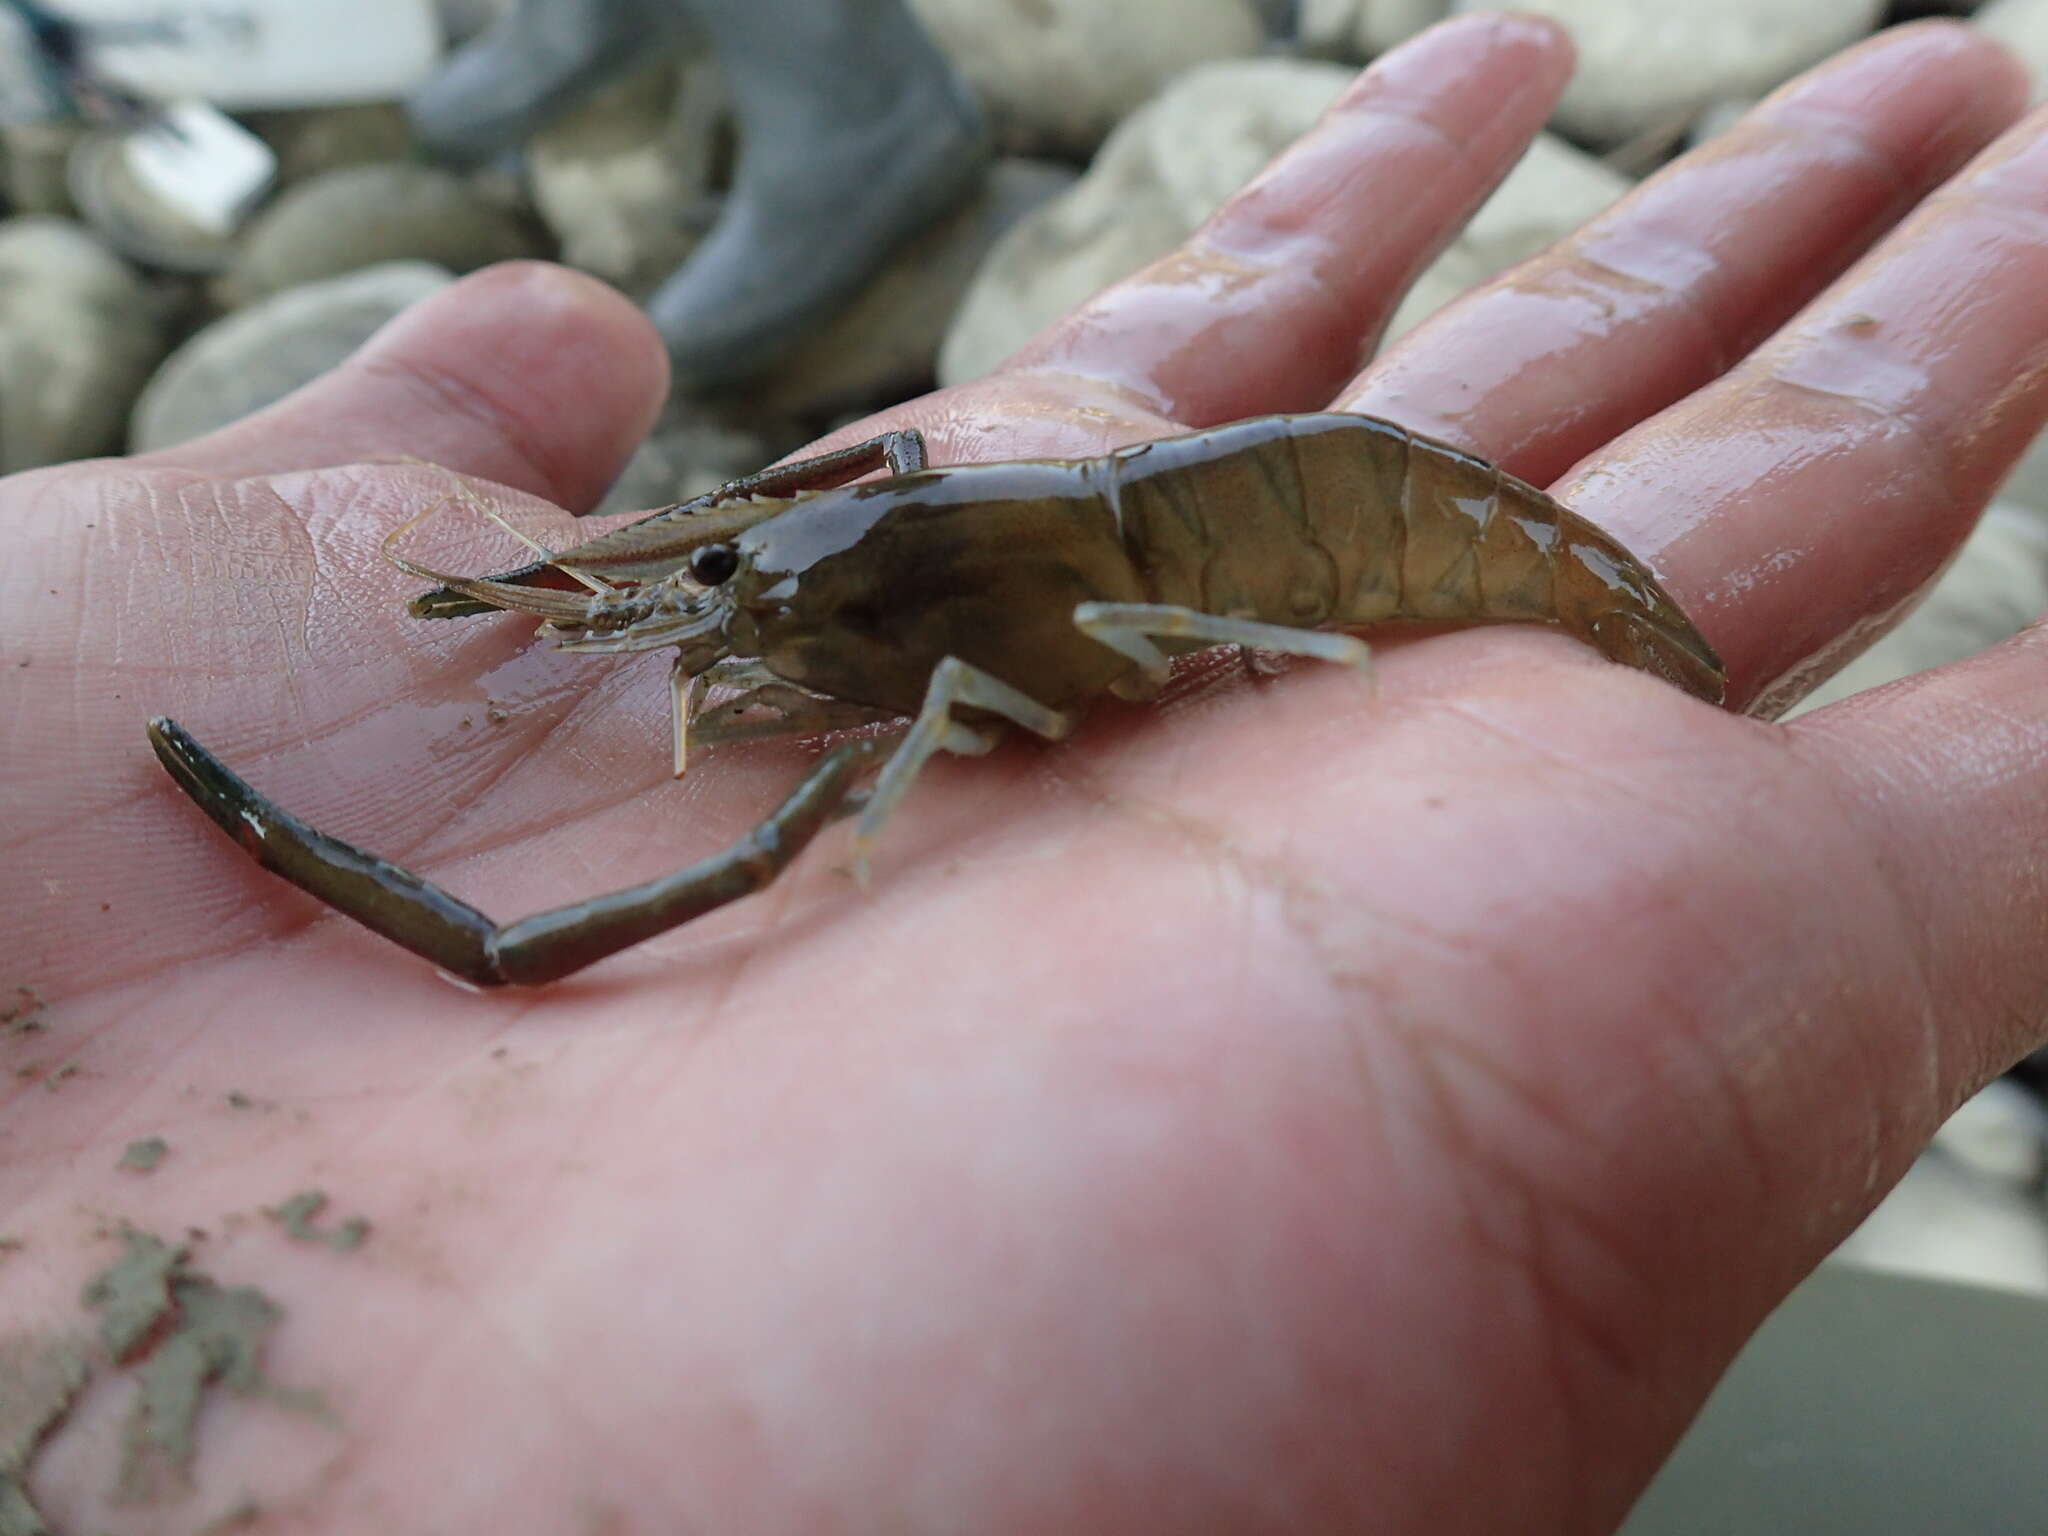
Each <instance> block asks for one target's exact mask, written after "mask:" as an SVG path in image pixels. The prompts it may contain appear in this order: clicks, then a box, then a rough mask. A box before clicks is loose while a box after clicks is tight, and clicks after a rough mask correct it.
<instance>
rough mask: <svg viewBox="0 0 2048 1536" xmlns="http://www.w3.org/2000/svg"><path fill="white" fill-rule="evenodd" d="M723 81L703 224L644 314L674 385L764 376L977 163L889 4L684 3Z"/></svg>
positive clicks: (932, 69) (938, 60)
mask: <svg viewBox="0 0 2048 1536" xmlns="http://www.w3.org/2000/svg"><path fill="white" fill-rule="evenodd" d="M689 6H690V9H691V11H692V13H693V14H694V15H695V16H696V17H697V19H698V21H699V23H700V24H701V25H702V27H703V28H704V31H705V32H706V34H707V35H708V36H709V37H710V39H711V42H712V47H713V49H714V51H715V52H716V53H717V55H718V59H719V63H720V64H721V66H722V67H723V68H724V70H725V72H726V78H727V80H728V81H729V82H730V84H731V88H732V96H733V100H734V102H735V103H736V111H737V113H738V117H739V130H740V132H739V142H740V161H739V168H738V172H737V174H736V176H735V179H734V185H733V189H732V193H731V195H730V196H729V197H728V199H727V200H726V206H725V210H724V212H723V213H722V215H721V216H720V218H719V221H718V224H717V226H716V227H715V228H714V229H713V230H712V231H711V234H710V236H709V237H708V238H707V239H706V240H705V242H704V244H703V245H702V246H700V247H699V248H698V250H697V252H696V254H695V255H694V256H693V257H692V258H691V259H690V261H689V262H688V263H687V264H686V265H685V266H684V267H683V268H682V270H681V271H679V272H677V273H676V275H675V276H673V277H671V278H670V279H669V280H668V282H666V283H665V284H663V285H662V287H661V289H660V290H659V291H658V292H657V293H656V294H655V295H654V297H653V298H652V299H651V300H650V301H649V302H648V314H649V316H650V317H651V318H652V319H653V321H654V323H655V326H656V327H657V328H658V329H659V330H660V331H661V334H662V335H663V336H664V337H666V338H667V340H668V344H669V351H670V355H671V356H672V357H673V359H674V361H675V366H676V378H677V383H678V385H679V387H681V388H685V389H705V388H709V387H711V386H713V385H716V384H721V383H725V382H729V381H731V380H735V379H740V378H744V377H746V376H748V375H751V374H755V373H759V372H761V371H763V370H765V369H767V368H769V367H772V366H773V365H774V363H775V362H776V361H777V360H778V359H779V358H780V357H781V356H782V355H784V354H786V353H787V352H788V351H789V350H790V349H791V348H792V347H793V346H794V345H795V344H796V343H798V342H800V341H802V340H803V339H804V337H805V336H807V335H808V334H809V333H810V332H811V331H813V330H814V329H816V327H817V326H818V325H819V324H820V323H821V322H822V321H824V320H825V319H827V318H829V316H830V315H831V314H832V312H833V310H834V309H835V308H836V307H837V306H838V305H839V304H841V303H843V302H844V301H845V300H846V299H847V298H849V297H850V296H851V295H852V294H853V293H855V292H856V291H857V290H858V289H859V288H860V286H861V284H862V283H864V282H865V281H866V280H867V279H868V278H869V277H870V276H871V275H872V274H873V273H874V271H875V269H876V268H877V267H879V266H880V265H881V263H882V262H883V260H884V259H885V258H886V257H887V256H888V255H889V253H890V252H891V251H892V250H894V249H895V248H896V247H897V246H898V245H900V244H901V243H902V242H903V241H904V240H905V239H907V238H908V237H909V236H911V235H913V234H915V233H916V232H917V231H918V230H919V229H921V228H923V227H924V226H925V225H926V224H928V223H929V222H930V221H931V220H932V219H933V218H934V217H935V216H937V215H938V214H940V213H942V212H944V211H945V210H946V209H947V208H949V207H951V206H953V205H954V204H955V203H957V202H958V201H959V199H960V198H961V197H962V195H963V194H964V193H965V192H966V191H967V189H968V188H969V187H970V186H972V185H973V184H974V182H975V181H977V180H978V179H979V177H980V175H981V172H982V169H983V166H984V165H985V163H986V161H987V158H988V144H987V140H986V138H985V136H984V133H983V130H982V123H981V114H980V111H979V109H978V108H977V107H976V105H975V103H974V100H973V98H972V97H971V96H970V95H969V94H968V92H967V89H966V87H965V86H964V85H963V84H962V83H961V82H960V80H959V79H958V77H957V76H955V75H954V73H953V71H952V68H951V66H950V65H948V64H947V62H946V60H945V59H944V57H943V56H942V55H941V54H940V53H939V51H938V49H937V48H935V47H934V46H933V45H932V43H931V40H930V39H929V38H927V37H926V36H925V34H924V32H923V30H922V29H921V28H920V27H919V26H918V24H917V22H916V21H915V20H914V19H913V18H912V17H911V15H910V13H909V12H908V11H907V10H906V9H905V8H904V5H903V3H902V0H689Z"/></svg>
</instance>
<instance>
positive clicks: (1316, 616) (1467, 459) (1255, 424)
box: [1101, 413, 1724, 702]
mask: <svg viewBox="0 0 2048 1536" xmlns="http://www.w3.org/2000/svg"><path fill="white" fill-rule="evenodd" d="M1101 481H1102V485H1103V489H1104V494H1105V495H1106V496H1107V497H1108V498H1110V499H1111V500H1112V501H1113V503H1114V505H1115V507H1116V510H1117V516H1118V521H1119V526H1120V528H1121V530H1122V534H1123V538H1124V541H1125V545H1126V548H1127V550H1128V551H1129V553H1130V556H1131V560H1132V563H1133V565H1134V566H1135V567H1136V569H1137V571H1138V574H1139V577H1140V579H1141V581H1142V582H1143V583H1144V585H1145V586H1146V589H1147V597H1148V600H1149V601H1151V602H1153V603H1158V604H1165V605H1170V606H1176V607H1184V608H1191V609H1197V610H1200V611H1202V612H1204V613H1214V614H1224V615H1231V616H1235V617H1241V618H1247V619H1256V620H1259V621H1261V622H1264V623H1269V624H1284V625H1295V626H1299V627H1301V628H1307V629H1313V628H1324V627H1337V628H1360V627H1364V626H1368V625H1373V624H1381V623H1387V622H1397V621H1412V622H1422V623H1462V624H1475V623H1516V622H1532V621H1533V622H1548V623H1554V624H1558V625H1560V626H1561V627H1563V628H1564V629H1566V630H1568V631H1569V632H1570V633H1572V634H1574V635H1577V636H1578V637H1579V638H1581V639H1583V640H1586V641H1588V642H1590V643H1591V644H1593V645H1594V646H1595V647H1597V648H1598V649H1599V650H1600V651H1601V652H1602V653H1604V654H1605V655H1607V656H1608V657H1610V658H1611V659H1613V660H1616V661H1621V662H1624V663H1626V664H1628V665H1630V666H1636V667H1642V668H1645V669H1646V670H1649V671H1653V672H1656V673H1658V674H1659V675H1661V676H1664V677H1666V678H1669V679H1670V680H1672V681H1674V682H1676V683H1678V684H1679V685H1680V686H1681V687H1683V688H1685V689H1686V690H1687V691H1689V692H1691V693H1694V694H1697V695H1698V696H1699V697H1701V698H1705V699H1708V700H1710V701H1713V702H1719V701H1720V698H1721V694H1722V689H1723V684H1724V679H1723V677H1722V675H1721V667H1720V662H1719V660H1718V659H1717V658H1716V657H1715V656H1714V653H1713V651H1712V649H1711V648H1710V647H1709V646H1708V645H1707V643H1706V641H1705V640H1704V639H1703V638H1702V637H1701V636H1700V634H1699V633H1698V631H1697V630H1696V629H1694V628H1693V626H1692V624H1691V623H1690V621H1689V620H1687V619H1686V617H1685V615H1684V613H1683V612H1682V611H1681V610H1680V609H1679V607H1678V605H1677V604H1676V603H1675V602H1674V601H1673V600H1672V599H1671V597H1670V595H1669V594H1668V593H1666V592H1665V591H1664V590H1663V588H1662V587H1660V586H1659V585H1658V584H1657V582H1656V579H1655V578H1654V577H1653V576H1652V575H1651V574H1650V572H1649V570H1648V569H1647V568H1646V567H1644V566H1643V565H1642V563H1641V562H1640V561H1637V560H1636V559H1634V558H1633V557H1632V556H1631V555H1630V554H1629V553H1628V552H1627V551H1626V550H1624V549H1623V548H1622V547H1621V546H1620V545H1619V544H1617V543H1616V542H1615V541H1614V540H1613V539H1612V538H1610V537H1608V536H1607V535H1606V534H1604V533H1602V532H1601V531H1600V530H1599V529H1597V528H1595V527H1593V526H1592V525H1591V524H1589V523H1587V522H1586V521H1585V520H1584V519H1583V518H1580V517H1577V516H1575V515H1574V514H1573V513H1572V512H1570V511H1569V510H1568V509H1566V508H1565V507H1563V506H1561V505H1560V504H1559V503H1558V502H1557V501H1555V500H1553V499H1552V498H1551V497H1550V496H1548V495H1546V494H1545V493H1544V492H1542V491H1541V490H1538V489H1537V488H1536V487H1535V486H1533V485H1530V484H1529V483H1528V482H1526V481H1523V480H1519V479H1517V478H1515V476H1513V475H1510V474H1508V473H1506V472H1505V471H1503V470H1501V469H1498V468H1496V467H1495V466H1494V465H1492V464H1489V463H1487V462H1486V461H1485V460H1484V459H1480V458H1477V457H1475V456H1473V455H1472V454H1468V453H1465V452H1463V451H1461V450H1459V449H1457V448H1453V447H1451V446H1450V445H1449V444H1446V443H1439V442H1436V441H1434V440H1432V439H1430V438H1426V437H1419V436H1417V435H1416V434H1414V433H1412V432H1409V431H1407V430H1406V429H1405V428H1402V427H1400V426H1398V425H1396V424H1395V423H1393V422H1390V421H1382V420H1379V419H1377V418H1374V417H1368V416H1351V415H1345V414H1340V413H1322V414H1316V415H1299V416H1269V417H1262V418H1259V419H1257V420H1253V421H1244V422H1236V423H1233V424H1231V425H1229V426H1225V427H1218V428H1216V429H1214V430H1212V431H1208V432H1198V433H1195V434H1192V435H1190V436H1188V437H1183V438H1174V439H1169V440H1166V441H1162V442H1155V443H1144V444H1139V445H1137V446H1135V447H1132V448H1127V449H1124V450H1121V451H1120V452H1118V453H1116V454H1114V455H1112V456H1111V457H1110V459H1109V460H1107V461H1105V464H1104V469H1103V472H1102V475H1101Z"/></svg>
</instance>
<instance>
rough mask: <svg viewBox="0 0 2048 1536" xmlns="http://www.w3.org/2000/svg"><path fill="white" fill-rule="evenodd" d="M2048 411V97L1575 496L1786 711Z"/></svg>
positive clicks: (1964, 525) (1598, 464) (1626, 445)
mask: <svg viewBox="0 0 2048 1536" xmlns="http://www.w3.org/2000/svg"><path fill="white" fill-rule="evenodd" d="M2044 416H2048V111H2041V112H2036V113H2034V114H2033V115H2032V116H2031V117H2029V118H2028V119H2027V120H2026V121H2025V122H2024V123H2023V124H2022V125H2021V126H2020V127H2018V128H2016V129H2014V130H2013V131H2012V132H2011V133H2010V134H2008V135H2006V136H2005V138H2003V139H2001V140H2000V141H1999V143H1998V144H1996V145H1994V146H1993V147H1992V148H1991V149H1990V150H1988V151H1987V152H1986V153H1985V154H1984V155H1983V156H1981V157H1980V158H1979V159H1978V160H1977V161H1976V162H1975V163H1973V164H1972V165H1971V166H1970V167H1969V168H1968V169H1967V170H1965V171H1964V172H1963V174H1962V175H1960V176H1959V177H1957V178H1956V179H1955V180H1954V181H1953V182H1951V183H1950V184H1949V185H1948V186H1947V187H1945V188H1944V189H1943V190H1942V191H1941V192H1940V193H1938V194H1937V195H1936V196H1935V197H1933V198H1931V199H1930V200H1929V201H1928V202H1927V203H1926V204H1925V205H1924V206H1923V207H1922V208H1921V209H1920V210H1919V211H1918V212H1916V213H1915V214H1914V215H1913V217H1912V218H1911V219H1909V220H1908V221H1907V222H1906V223H1905V224H1904V225H1902V226H1901V227H1900V229H1899V230H1898V231H1897V232H1896V233H1895V234H1894V235H1893V236H1892V237H1891V238H1890V239H1888V240H1886V241H1885V242H1884V243H1883V244H1882V245H1881V246H1879V247H1878V249H1877V250H1875V251H1873V252H1872V253H1871V254H1870V256H1868V257H1867V258H1865V260H1864V261H1862V262H1861V263H1859V264H1858V265H1857V267H1856V268H1855V269H1854V270H1853V271H1852V272H1851V273H1850V274H1849V275H1848V276H1847V277H1845V278H1844V279H1843V280H1842V281H1841V282H1839V283H1837V284H1836V285H1835V286H1834V287H1833V288H1832V289H1830V290H1829V292H1828V293H1827V295H1826V296H1825V297H1824V298H1823V299H1822V300H1820V301H1819V302H1817V303H1815V304H1813V305H1812V306H1810V307H1809V308H1808V309H1807V310H1805V311H1804V312H1803V313H1802V314H1801V315H1800V316H1799V317H1798V318H1797V319H1796V320H1795V321H1793V322H1792V324H1791V325H1790V326H1789V327H1788V328H1787V329H1786V330H1785V331H1783V332H1782V333H1781V334H1780V335H1779V336H1778V337H1777V338H1776V339H1775V340H1773V341H1772V342H1771V343H1770V344H1769V345H1768V346H1766V347H1765V348H1763V349H1762V350H1761V351H1759V352H1758V353H1756V354H1755V355H1754V356H1753V357H1752V358H1751V359H1750V360H1749V361H1747V362H1746V363H1744V364H1743V365H1742V366H1741V367H1740V368H1737V369H1736V370H1735V371H1733V372H1732V373H1730V374H1729V375H1728V376H1727V377H1726V378H1724V379H1722V380H1721V381H1719V382H1718V383H1716V384H1714V385H1712V386H1710V387H1709V388H1707V389H1704V390H1702V391H1700V392H1699V393H1698V394H1696V395H1694V396H1692V397H1691V398H1690V399H1688V400H1686V401H1685V402H1684V403H1682V404H1681V405H1678V406H1676V407H1674V408H1673V409H1671V410H1669V411H1666V412H1665V413H1664V414H1663V415H1661V416H1659V417H1658V418H1657V419H1656V420H1654V421H1652V422H1648V423H1646V424H1645V425H1643V426H1642V427H1639V428H1637V429H1636V430H1635V431H1633V432H1631V433H1629V434H1628V435H1626V436H1625V437H1623V438H1621V439H1620V440H1619V441H1617V442H1616V443H1614V444H1613V445H1612V446H1611V447H1610V448H1609V449H1607V450H1605V451H1603V452H1602V453H1600V454H1599V455H1597V456H1596V457H1594V458H1592V459H1589V460H1587V461H1586V462H1585V463H1584V464H1583V465H1581V466H1580V467H1579V468H1578V469H1577V470H1575V471H1574V472H1573V474H1572V475H1571V476H1570V477H1569V478H1568V479H1567V480H1566V481H1564V482H1563V483H1561V484H1560V485H1558V486H1557V487H1555V488H1554V489H1555V490H1556V493H1557V495H1558V497H1559V498H1560V499H1561V500H1563V501H1564V502H1565V503H1566V504H1567V505H1569V506H1572V507H1575V508H1576V509H1577V510H1578V511H1579V512H1581V513H1582V514H1583V515H1584V516H1586V517H1589V518H1591V519H1592V520H1593V521H1594V522H1596V523H1598V524H1600V525H1601V526H1603V527H1606V528H1608V529H1610V530H1611V531H1612V532H1614V533H1615V534H1616V536H1617V537H1619V538H1620V539H1621V540H1622V541H1623V542H1624V543H1625V544H1627V545H1628V546H1629V547H1630V548H1631V549H1633V550H1635V551H1636V552H1637V553H1638V554H1641V555H1643V556H1645V557H1646V558H1649V559H1650V560H1651V561H1652V563H1653V564H1654V565H1656V566H1657V567H1658V568H1659V570H1660V571H1661V572H1662V573H1663V574H1664V575H1665V576H1666V577H1667V578H1668V579H1669V580H1670V582H1671V584H1672V586H1673V588H1674V590H1675V591H1677V592H1678V594H1679V595H1680V597H1681V599H1682V600H1684V601H1685V602H1686V603H1687V606H1688V609H1689V610H1690V611H1692V612H1693V614H1694V616H1695V618H1696V619H1697V620H1698V621H1699V623H1700V626H1701V628H1702V629H1703V630H1704V631H1705V632H1706V634H1707V636H1708V638H1709V639H1710V640H1711V641H1712V642H1713V643H1714V644H1715V646H1716V647H1717V648H1719V650H1720V652H1721V655H1722V658H1723V659H1724V660H1725V661H1726V662H1727V664H1728V669H1729V675H1730V700H1731V702H1733V703H1738V704H1739V703H1741V702H1742V701H1744V700H1748V701H1750V702H1751V707H1752V708H1753V709H1755V710H1757V711H1759V712H1764V713H1771V712H1775V711H1776V710H1778V709H1780V708H1781V707H1783V706H1784V705H1785V704H1787V703H1789V702H1791V700H1792V699H1794V698H1796V697H1797V696H1798V695H1799V694H1801V693H1803V692H1804V691H1806V690H1807V689H1808V688H1810V687H1811V686H1812V685H1813V684H1814V683H1815V682H1817V681H1819V680H1820V678H1822V677H1824V676H1826V675H1827V674H1828V673H1829V672H1831V671H1833V670H1834V669H1835V668H1836V667H1838V666H1839V665H1840V664H1841V663H1842V662H1843V661H1845V660H1847V659H1848V657H1849V656H1851V655H1853V654H1854V653H1855V652H1856V651H1857V650H1860V649H1861V648H1862V647H1863V646H1865V645H1867V644H1869V642H1870V641H1871V640H1873V639H1875V638H1876V636H1877V635H1878V634H1880V633H1882V631H1883V629H1884V628H1885V627H1886V622H1887V621H1888V620H1890V619H1895V618H1896V617H1898V616H1899V615H1900V613H1901V612H1902V611H1903V609H1904V607H1905V606H1906V605H1907V604H1908V603H1909V602H1910V600H1911V599H1912V598H1913V597H1914V596H1915V595H1916V594H1917V593H1918V592H1919V590H1920V589H1921V587H1922V586H1923V585H1924V584H1925V583H1926V582H1927V581H1928V580H1930V579H1931V578H1932V577H1933V575H1934V574H1935V572H1936V571H1937V570H1939V569H1940V567H1941V565H1942V563H1943V562H1944V561H1946V560H1947V558H1948V556H1949V555H1950V554H1951V553H1952V552H1953V551H1954V549H1955V546H1956V545H1957V544H1958V543H1959V542H1960V541H1961V540H1962V538H1963V536H1964V534H1965V533H1967V532H1968V530H1969V527H1970V525H1971V523H1972V522H1973V521H1974V520H1975V518H1976V514H1977V511H1978V509H1979V508H1980V507H1982V505H1983V503H1984V501H1985V499H1986V498H1987V497H1988V496H1989V495H1990V493H1991V490H1992V489H1993V487H1994V486H1995V485H1996V484H1997V482H1998V480H1999V479H2000V478H2001V477H2002V476H2003V475H2004V474H2005V472H2006V470H2007V469H2008V468H2009V467H2010V466H2011V463H2012V461H2013V460H2014V459H2015V458H2016V457H2017V456H2018V454H2019V453H2020V451H2021V450H2022V449H2023V448H2024V447H2025V445H2026V443H2027V442H2028V441H2029V440H2030V439H2031V438H2032V437H2033V435H2034V433H2035V432H2036V431H2037V430H2038V429H2039V427H2040V426H2041V424H2042V420H2043V417H2044Z"/></svg>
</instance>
